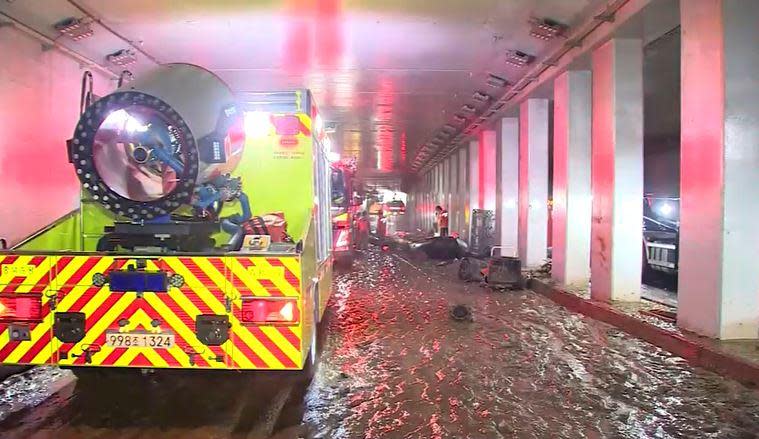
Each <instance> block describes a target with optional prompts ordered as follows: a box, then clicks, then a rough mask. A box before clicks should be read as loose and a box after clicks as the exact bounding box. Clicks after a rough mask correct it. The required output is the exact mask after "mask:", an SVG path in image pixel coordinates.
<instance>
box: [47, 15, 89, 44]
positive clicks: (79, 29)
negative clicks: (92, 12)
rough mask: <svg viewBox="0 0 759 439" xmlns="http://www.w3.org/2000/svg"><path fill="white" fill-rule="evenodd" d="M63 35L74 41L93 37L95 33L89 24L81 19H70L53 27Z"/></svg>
mask: <svg viewBox="0 0 759 439" xmlns="http://www.w3.org/2000/svg"><path fill="white" fill-rule="evenodd" d="M53 27H54V28H55V30H57V31H58V32H59V33H60V34H61V35H65V36H67V37H69V38H71V39H72V40H74V41H79V40H83V39H85V38H88V37H91V36H92V34H94V33H95V31H94V30H93V29H92V26H91V24H90V23H89V22H86V21H83V20H82V19H81V18H75V17H69V18H66V19H63V20H61V21H59V22H58V23H55V25H54V26H53Z"/></svg>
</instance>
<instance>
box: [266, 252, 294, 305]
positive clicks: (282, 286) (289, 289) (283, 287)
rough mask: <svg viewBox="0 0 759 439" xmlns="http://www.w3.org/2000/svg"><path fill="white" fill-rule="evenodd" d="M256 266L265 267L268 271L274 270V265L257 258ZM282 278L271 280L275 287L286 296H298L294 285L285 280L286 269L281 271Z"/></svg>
mask: <svg viewBox="0 0 759 439" xmlns="http://www.w3.org/2000/svg"><path fill="white" fill-rule="evenodd" d="M256 264H257V265H258V266H260V267H264V268H265V269H266V270H272V269H273V268H274V266H273V265H271V264H270V263H269V261H267V260H266V258H257V259H256ZM281 271H282V276H277V277H276V278H272V279H269V280H270V281H271V282H272V283H273V284H274V286H275V287H277V289H278V290H279V291H280V292H281V293H282V294H283V295H285V296H297V295H298V290H296V289H295V288H293V286H292V285H290V283H289V282H288V281H287V279H285V274H284V268H283V269H282V270H281Z"/></svg>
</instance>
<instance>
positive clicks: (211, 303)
mask: <svg viewBox="0 0 759 439" xmlns="http://www.w3.org/2000/svg"><path fill="white" fill-rule="evenodd" d="M165 261H166V263H167V264H168V265H169V267H171V269H172V270H174V272H175V273H177V274H179V275H181V276H182V277H183V278H184V281H185V284H187V286H188V287H190V289H191V290H192V291H194V292H195V294H197V295H198V296H199V297H200V299H201V300H202V301H203V303H205V304H206V305H207V306H208V307H209V308H211V311H213V312H214V313H215V314H226V313H227V311H226V309H225V308H224V304H223V303H221V302H220V301H219V300H218V299H217V298H216V297H214V295H213V294H211V292H210V291H209V290H208V288H206V286H205V285H203V284H202V283H201V282H200V281H199V280H198V278H197V277H195V275H194V274H192V272H191V271H190V270H189V269H188V268H187V267H185V266H184V264H182V263H180V262H179V261H178V260H175V259H166V260H165ZM195 263H196V264H197V263H198V261H197V260H196V261H195ZM209 265H210V264H209ZM201 269H203V270H204V271H205V269H204V268H201ZM217 273H218V271H217ZM209 276H210V274H209ZM222 285H224V284H222ZM175 297H176V296H172V298H175Z"/></svg>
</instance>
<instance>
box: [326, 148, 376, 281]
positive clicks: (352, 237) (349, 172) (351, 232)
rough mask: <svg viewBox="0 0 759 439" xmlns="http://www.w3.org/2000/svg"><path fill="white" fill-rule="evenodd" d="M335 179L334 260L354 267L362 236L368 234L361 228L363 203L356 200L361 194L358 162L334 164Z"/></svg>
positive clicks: (333, 198)
mask: <svg viewBox="0 0 759 439" xmlns="http://www.w3.org/2000/svg"><path fill="white" fill-rule="evenodd" d="M331 180H332V181H331V190H332V232H333V236H332V243H333V257H334V261H335V263H337V264H340V265H344V266H351V265H352V264H353V259H354V257H355V251H356V247H357V246H358V242H359V241H361V239H362V236H361V234H362V233H366V234H368V230H363V229H362V228H361V227H360V225H359V221H361V220H362V219H361V218H359V213H360V210H361V202H360V199H357V197H354V194H355V193H356V192H357V187H356V186H357V184H356V162H355V160H354V159H343V160H339V161H336V162H334V163H332V177H331ZM367 238H368V236H367Z"/></svg>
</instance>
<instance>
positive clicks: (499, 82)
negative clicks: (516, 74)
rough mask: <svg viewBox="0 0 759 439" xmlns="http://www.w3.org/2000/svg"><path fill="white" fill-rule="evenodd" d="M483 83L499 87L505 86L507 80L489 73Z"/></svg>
mask: <svg viewBox="0 0 759 439" xmlns="http://www.w3.org/2000/svg"><path fill="white" fill-rule="evenodd" d="M485 83H486V84H487V85H489V86H491V87H493V88H501V87H506V85H507V84H508V81H506V80H505V79H504V78H501V77H500V76H498V75H494V74H492V73H490V74H489V75H488V79H487V80H486V81H485Z"/></svg>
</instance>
